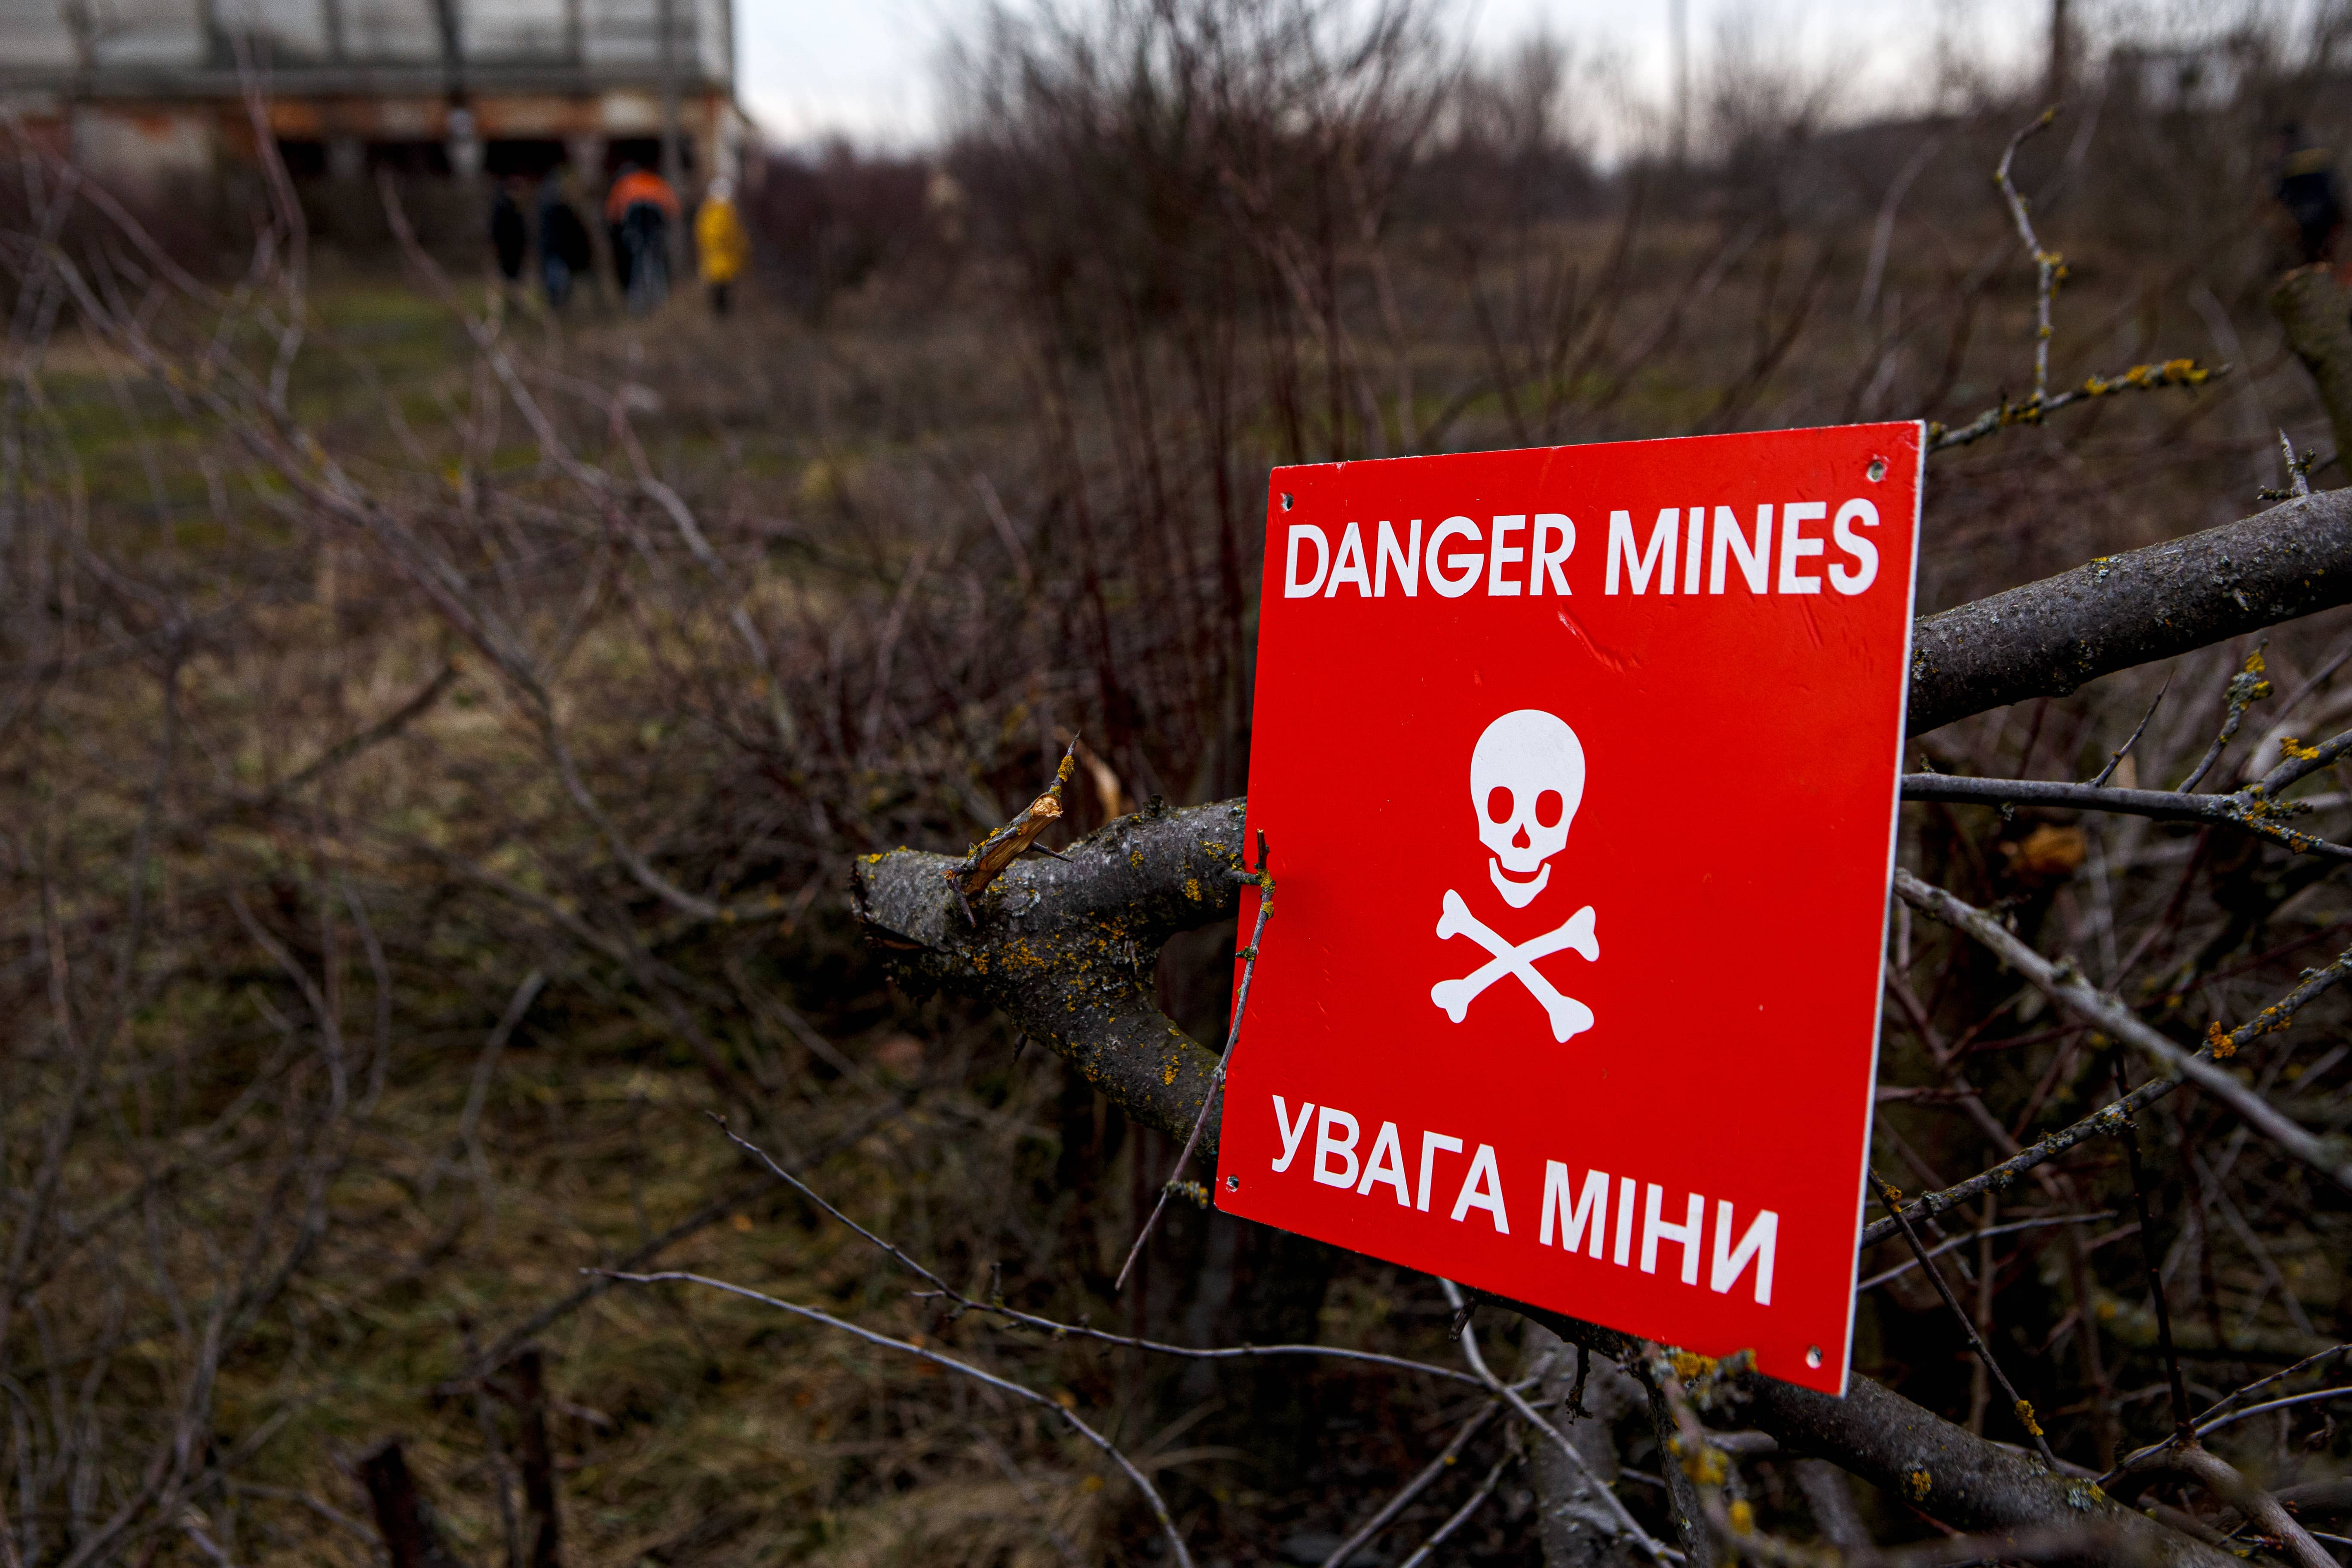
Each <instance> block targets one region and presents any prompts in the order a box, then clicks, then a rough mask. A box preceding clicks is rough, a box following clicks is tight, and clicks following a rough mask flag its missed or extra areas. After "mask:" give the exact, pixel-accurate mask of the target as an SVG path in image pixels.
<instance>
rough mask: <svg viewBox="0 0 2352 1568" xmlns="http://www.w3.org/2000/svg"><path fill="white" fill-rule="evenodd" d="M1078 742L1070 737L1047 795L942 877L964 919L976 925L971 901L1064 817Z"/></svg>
mask: <svg viewBox="0 0 2352 1568" xmlns="http://www.w3.org/2000/svg"><path fill="white" fill-rule="evenodd" d="M1077 758H1078V740H1077V737H1076V736H1075V735H1073V736H1071V737H1070V746H1069V749H1068V750H1067V751H1066V752H1063V753H1062V765H1061V766H1060V767H1058V768H1055V770H1054V782H1053V783H1052V784H1048V785H1046V786H1045V794H1044V795H1039V796H1038V797H1037V798H1036V799H1035V800H1033V801H1031V802H1030V803H1029V804H1028V805H1025V806H1023V807H1022V808H1021V810H1020V812H1019V814H1018V815H1016V816H1014V817H1013V820H1012V821H1010V822H1008V823H1006V824H1005V825H1004V826H1002V827H1000V828H998V829H997V830H996V831H995V832H993V833H992V834H990V835H989V836H988V837H985V838H983V839H982V840H981V841H980V842H979V843H977V844H975V845H973V846H972V847H971V853H970V854H968V855H966V856H965V857H964V858H963V859H962V861H961V863H959V864H957V865H954V866H950V867H949V868H947V869H946V870H945V871H943V872H941V873H940V874H941V875H942V876H944V877H945V878H946V879H947V880H948V883H949V885H950V887H952V888H954V889H955V890H956V900H957V901H958V902H959V903H961V905H962V906H963V913H964V919H965V920H966V921H971V922H972V923H975V924H976V923H977V917H975V916H974V915H973V914H972V912H971V900H974V899H976V898H978V897H980V896H981V894H982V893H984V892H986V891H987V890H988V885H989V884H990V883H991V882H993V881H995V880H996V879H997V878H998V877H1000V876H1002V875H1003V873H1004V868H1006V867H1007V866H1010V865H1012V864H1013V861H1015V860H1017V859H1019V858H1021V857H1022V856H1023V855H1024V854H1026V853H1028V850H1029V847H1030V846H1031V845H1033V844H1034V843H1036V842H1037V837H1038V835H1040V834H1042V833H1044V832H1045V829H1046V828H1048V827H1050V826H1053V825H1054V823H1055V821H1056V820H1057V819H1059V818H1060V816H1061V815H1062V791H1063V790H1064V789H1065V788H1066V786H1067V785H1068V784H1069V782H1070V773H1071V771H1072V770H1073V769H1074V768H1076V766H1077Z"/></svg>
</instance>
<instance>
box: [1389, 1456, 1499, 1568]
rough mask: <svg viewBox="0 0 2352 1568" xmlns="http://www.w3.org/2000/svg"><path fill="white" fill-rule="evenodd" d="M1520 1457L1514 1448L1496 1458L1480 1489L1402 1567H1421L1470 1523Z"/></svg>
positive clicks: (1479, 1484) (1479, 1485)
mask: <svg viewBox="0 0 2352 1568" xmlns="http://www.w3.org/2000/svg"><path fill="white" fill-rule="evenodd" d="M1518 1458H1519V1455H1518V1452H1517V1450H1516V1449H1513V1450H1511V1451H1509V1452H1507V1453H1506V1454H1504V1456H1503V1457H1502V1458H1499V1459H1497V1460H1496V1461H1495V1468H1493V1469H1490V1470H1488V1471H1487V1472H1486V1479H1485V1480H1483V1481H1481V1482H1479V1483H1478V1489H1477V1490H1476V1491H1475V1492H1472V1493H1471V1494H1470V1497H1469V1500H1467V1501H1465V1503H1463V1505H1462V1506H1461V1507H1460V1508H1458V1509H1456V1510H1454V1516H1453V1517H1452V1518H1451V1519H1448V1520H1447V1521H1445V1522H1444V1524H1441V1525H1439V1526H1438V1527H1437V1529H1436V1531H1434V1532H1433V1533H1432V1534H1431V1536H1430V1538H1429V1539H1428V1540H1426V1541H1424V1542H1422V1543H1421V1546H1420V1549H1419V1550H1418V1551H1416V1552H1413V1554H1412V1556H1410V1557H1408V1558H1406V1559H1405V1560H1404V1562H1403V1563H1402V1568H1421V1565H1422V1564H1423V1563H1426V1562H1428V1561H1429V1560H1430V1558H1431V1557H1433V1555H1435V1554H1436V1552H1437V1549H1438V1548H1439V1547H1440V1546H1442V1545H1444V1543H1445V1538H1446V1537H1447V1536H1449V1535H1452V1534H1453V1533H1454V1531H1457V1530H1459V1529H1461V1528H1462V1527H1463V1526H1464V1525H1465V1524H1467V1523H1469V1522H1470V1516H1471V1515H1472V1514H1474V1513H1476V1512H1477V1511H1478V1510H1480V1509H1482V1508H1484V1507H1486V1500H1487V1499H1488V1498H1491V1497H1493V1496H1494V1495H1495V1489H1496V1487H1497V1486H1499V1485H1500V1484H1501V1483H1502V1479H1503V1472H1504V1471H1505V1470H1507V1469H1509V1468H1511V1467H1512V1466H1513V1465H1514V1464H1516V1463H1517V1462H1518Z"/></svg>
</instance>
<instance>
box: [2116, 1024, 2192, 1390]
mask: <svg viewBox="0 0 2352 1568" xmlns="http://www.w3.org/2000/svg"><path fill="white" fill-rule="evenodd" d="M2113 1054H2114V1058H2115V1078H2116V1103H2118V1104H2121V1103H2123V1102H2125V1101H2126V1100H2130V1099H2131V1080H2130V1079H2129V1078H2128V1077H2127V1076H2126V1072H2125V1068H2124V1053H2123V1050H2122V1048H2121V1047H2117V1048H2116V1051H2115V1052H2114V1053H2113ZM2123 1141H2124V1159H2125V1162H2126V1164H2128V1165H2129V1166H2130V1168H2131V1184H2132V1205H2133V1207H2134V1208H2135V1209H2136V1210H2137V1212H2138V1215H2139V1255H2140V1261H2141V1263H2142V1264H2143V1265H2144V1266H2145V1267H2146V1268H2147V1289H2148V1293H2149V1295H2150V1296H2151V1297H2152V1298H2154V1300H2155V1302H2156V1342H2157V1347H2158V1349H2159V1350H2160V1351H2162V1352H2163V1354H2164V1374H2165V1377H2166V1378H2167V1380H2168V1383H2169V1384H2170V1387H2171V1391H2172V1422H2173V1429H2174V1430H2175V1431H2176V1432H2179V1434H2181V1435H2182V1436H2194V1435H2195V1433H2194V1429H2193V1428H2192V1427H2191V1426H2189V1391H2188V1390H2187V1389H2186V1388H2184V1387H2183V1386H2182V1385H2181V1382H2180V1352H2179V1350H2178V1349H2176V1348H2175V1347H2174V1345H2173V1342H2172V1307H2171V1304H2170V1303H2169V1302H2168V1301H2167V1300H2165V1293H2164V1268H2163V1255H2162V1253H2161V1252H2160V1251H2159V1249H2158V1247H2157V1245H2156V1222H2155V1221H2154V1220H2152V1219H2151V1218H2149V1217H2148V1208H2147V1173H2146V1172H2145V1171H2144V1170H2142V1169H2141V1167H2140V1158H2139V1118H2138V1117H2137V1116H2135V1115H2134V1114H2132V1112H2130V1111H2129V1110H2126V1111H2125V1112H2124V1128H2123Z"/></svg>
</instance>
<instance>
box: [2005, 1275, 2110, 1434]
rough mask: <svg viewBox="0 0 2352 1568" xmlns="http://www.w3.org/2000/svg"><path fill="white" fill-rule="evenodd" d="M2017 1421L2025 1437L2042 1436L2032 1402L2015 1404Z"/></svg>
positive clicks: (2028, 1400) (2025, 1401) (2026, 1401)
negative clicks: (2022, 1428) (2023, 1429)
mask: <svg viewBox="0 0 2352 1568" xmlns="http://www.w3.org/2000/svg"><path fill="white" fill-rule="evenodd" d="M2101 1305H2103V1306H2104V1305H2105V1303H2104V1302H2102V1303H2101ZM2017 1420H2018V1425H2020V1426H2023V1427H2024V1428H2025V1435H2026V1436H2029V1437H2039V1436H2042V1423H2041V1422H2039V1421H2036V1420H2035V1419H2034V1418H2033V1401H2032V1400H2030V1399H2021V1400H2019V1401H2018V1402H2017Z"/></svg>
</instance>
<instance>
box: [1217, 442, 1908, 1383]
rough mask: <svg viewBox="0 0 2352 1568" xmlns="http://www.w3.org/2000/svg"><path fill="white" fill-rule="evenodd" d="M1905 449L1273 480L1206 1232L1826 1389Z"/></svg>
mask: <svg viewBox="0 0 2352 1568" xmlns="http://www.w3.org/2000/svg"><path fill="white" fill-rule="evenodd" d="M1921 452H1922V437H1921V430H1920V427H1919V426H1916V425H1911V424H1904V425H1874V426H1847V427H1842V428H1837V429H1828V430H1801V431H1788V432H1780V433H1773V434H1765V435H1753V436H1724V437H1696V438H1693V439H1690V440H1682V441H1650V442H1629V443H1622V444H1614V445H1605V446H1591V447H1553V448H1547V449H1540V450H1531V451H1520V452H1494V453H1477V454H1466V455H1462V456H1454V457H1441V458H1404V459H1401V460H1397V461H1391V462H1370V463H1344V464H1332V465H1324V466H1318V467H1308V468H1279V469H1276V471H1275V473H1274V475H1273V478H1272V481H1271V485H1270V487H1269V493H1268V497H1267V510H1266V515H1267V528H1266V547H1265V548H1266V556H1265V593H1264V601H1263V607H1262V617H1261V622H1260V629H1259V653H1258V670H1257V689H1256V696H1255V727H1254V732H1253V736H1252V742H1251V763H1250V794H1249V824H1250V826H1251V828H1252V829H1254V830H1255V829H1263V830H1264V831H1265V834H1266V835H1267V838H1268V841H1269V844H1270V846H1271V847H1272V850H1273V870H1274V873H1275V876H1276V879H1277V893H1276V898H1277V903H1278V912H1277V915H1276V918H1275V919H1274V920H1273V921H1271V922H1270V923H1269V924H1268V926H1267V928H1266V931H1265V939H1264V942H1263V945H1262V948H1261V951H1260V957H1259V962H1258V966H1257V971H1256V973H1255V980H1254V983H1253V985H1252V988H1251V991H1250V994H1249V1003H1248V1013H1247V1016H1245V1017H1244V1019H1243V1020H1242V1027H1241V1036H1240V1044H1239V1046H1238V1047H1237V1048H1236V1050H1235V1053H1234V1062H1233V1069H1232V1075H1231V1078H1230V1079H1229V1080H1228V1083H1227V1086H1226V1091H1225V1101H1224V1105H1225V1109H1224V1117H1223V1132H1222V1135H1221V1137H1222V1142H1221V1150H1220V1154H1219V1165H1218V1181H1217V1186H1216V1194H1217V1202H1218V1204H1219V1205H1220V1206H1221V1207H1223V1208H1225V1209H1227V1210H1230V1211H1232V1212H1234V1213H1236V1214H1241V1215H1248V1216H1249V1217H1251V1218H1255V1219H1259V1220H1264V1221H1265V1222H1267V1223H1269V1224H1273V1225H1278V1226H1284V1227H1286V1228H1287V1229H1290V1230H1295V1231H1298V1232H1301V1233H1303V1234H1306V1235H1309V1236H1314V1237H1320V1238H1322V1239H1324V1240H1326V1241H1330V1242H1334V1243H1337V1244H1339V1245H1340V1246H1343V1247H1352V1248H1355V1249H1356V1250H1359V1251H1361V1252H1366V1253H1370V1254H1372V1255H1373V1256H1376V1257H1379V1258H1387V1259H1390V1260H1391V1261H1394V1262H1397V1263H1400V1264H1403V1265H1406V1266H1409V1267H1411V1268H1419V1269H1424V1270H1427V1271H1429V1272H1432V1273H1436V1274H1442V1275H1444V1276H1446V1277H1448V1278H1450V1279H1457V1280H1460V1281H1462V1282H1463V1283H1465V1284H1469V1285H1473V1286H1475V1287H1478V1288H1480V1289H1486V1290H1490V1291H1493V1292H1495V1293H1496V1294H1498V1295H1503V1296H1507V1297H1511V1298H1514V1299H1516V1300H1523V1301H1528V1302H1532V1303H1535V1304H1537V1305H1540V1306H1545V1307H1549V1308H1553V1309H1555V1310H1559V1311H1562V1312H1567V1313H1570V1314H1571V1315H1573V1316H1577V1317H1580V1318H1585V1319H1589V1320H1591V1321H1596V1322H1601V1323H1605V1324H1608V1325H1610V1326H1611V1327H1613V1328H1617V1329H1621V1330H1623V1331H1628V1332H1631V1333H1635V1334H1639V1335H1643V1336H1645V1337H1648V1338H1652V1339H1655V1340H1658V1341H1660V1342H1665V1343H1671V1344H1675V1345H1679V1346H1683V1347H1685V1348H1687V1349H1691V1350H1695V1351H1698V1352H1703V1353H1706V1354H1709V1355H1717V1356H1721V1355H1727V1354H1729V1353H1731V1352H1735V1351H1738V1350H1742V1349H1747V1350H1752V1351H1753V1352H1756V1356H1757V1362H1758V1365H1759V1368H1760V1369H1761V1370H1762V1371H1763V1372H1765V1373H1769V1374H1770V1375H1772V1376H1775V1377H1780V1378H1785V1379H1787V1380H1789V1381H1790V1382H1793V1383H1799V1384H1806V1385H1808V1386H1811V1387H1814V1388H1820V1389H1824V1390H1828V1391H1831V1392H1843V1388H1844V1385H1845V1367H1846V1363H1847V1360H1848V1351H1849V1348H1850V1338H1851V1333H1852V1321H1853V1265H1854V1252H1855V1240H1856V1233H1857V1231H1858V1229H1859V1226H1860V1224H1861V1219H1862V1200H1863V1179H1864V1160H1865V1157H1866V1152H1867V1149H1868V1141H1869V1132H1870V1108H1871V1092H1872V1083H1873V1079H1874V1065H1875V1056H1876V1041H1877V1025H1878V1008H1879V998H1880V963H1881V957H1880V955H1881V952H1882V951H1883V947H1884V942H1885V918H1886V893H1887V883H1888V879H1889V877H1890V875H1891V868H1892V864H1893V850H1894V834H1895V800H1896V775H1897V773H1898V771H1899V761H1900V743H1901V738H1902V731H1903V701H1904V694H1905V689H1906V667H1907V663H1908V646H1909V645H1908V638H1909V634H1910V624H1911V595H1912V580H1913V565H1914V561H1915V559H1916V536H1917V528H1918V507H1919V480H1920V458H1921ZM1253 896H1254V895H1253ZM1254 914H1255V910H1253V909H1251V908H1250V907H1248V905H1247V903H1246V901H1245V904H1244V910H1243V914H1242V918H1243V921H1244V930H1246V929H1248V922H1249V921H1251V920H1252V918H1253V917H1254Z"/></svg>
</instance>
